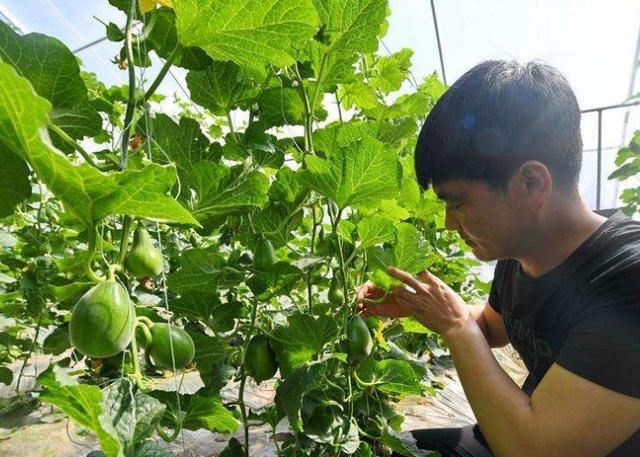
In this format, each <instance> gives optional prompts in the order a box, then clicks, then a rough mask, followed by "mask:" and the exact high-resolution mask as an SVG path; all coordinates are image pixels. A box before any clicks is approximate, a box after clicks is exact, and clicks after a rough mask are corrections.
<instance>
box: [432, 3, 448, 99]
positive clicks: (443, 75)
mask: <svg viewBox="0 0 640 457" xmlns="http://www.w3.org/2000/svg"><path fill="white" fill-rule="evenodd" d="M431 15H432V16H433V27H434V29H435V30H436V41H437V42H438V56H439V57H440V68H441V69H442V82H444V85H445V86H446V85H447V75H446V73H445V72H444V55H443V53H442V43H441V42H440V31H439V30H438V17H437V16H436V6H435V4H434V3H433V0H431Z"/></svg>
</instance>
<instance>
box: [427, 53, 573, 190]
mask: <svg viewBox="0 0 640 457" xmlns="http://www.w3.org/2000/svg"><path fill="white" fill-rule="evenodd" d="M528 160H537V161H539V162H541V163H543V164H544V165H545V166H546V167H547V168H548V169H549V172H550V173H551V175H552V179H553V181H554V185H555V186H556V187H559V188H562V189H565V190H570V191H571V190H575V189H577V185H578V178H579V175H580V166H581V163H582V138H581V136H580V108H579V107H578V101H577V100H576V96H575V94H574V93H573V90H571V87H570V86H569V83H568V82H567V80H566V79H565V78H564V76H562V74H560V72H559V71H558V70H556V69H555V68H553V67H552V66H550V65H546V64H543V63H539V62H529V63H527V64H524V65H523V64H520V63H518V62H515V61H501V60H490V61H486V62H482V63H480V64H478V65H476V66H475V67H473V68H472V69H471V70H469V71H467V72H466V73H465V74H464V75H463V76H462V77H460V79H458V80H457V81H456V82H455V83H454V84H453V86H451V88H449V90H448V91H447V92H445V93H444V95H443V96H442V97H441V98H440V99H439V100H438V102H437V103H436V104H435V106H434V107H433V109H432V110H431V112H430V113H429V115H428V116H427V119H426V121H425V122H424V125H423V126H422V129H421V131H420V135H419V137H418V143H417V145H416V150H415V169H416V176H417V179H418V182H419V184H420V185H421V186H422V188H423V189H426V188H428V187H429V185H430V184H431V185H433V184H436V185H437V184H438V183H442V182H445V181H449V180H453V179H464V180H481V181H484V182H485V183H486V184H487V185H489V187H490V188H492V189H494V190H505V189H506V185H507V182H508V180H509V178H510V177H511V176H512V175H513V173H514V172H515V171H516V170H517V168H518V167H519V166H520V165H522V164H523V163H524V162H526V161H528Z"/></svg>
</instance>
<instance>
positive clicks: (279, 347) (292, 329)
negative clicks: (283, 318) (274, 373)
mask: <svg viewBox="0 0 640 457" xmlns="http://www.w3.org/2000/svg"><path fill="white" fill-rule="evenodd" d="M287 322H288V325H287V326H286V327H278V328H277V329H276V330H275V332H274V338H273V345H274V348H275V350H276V354H277V357H278V365H279V366H280V371H281V373H282V375H283V376H284V377H287V376H288V375H289V373H291V371H292V370H294V369H295V368H297V367H299V366H302V365H304V364H305V363H306V362H309V361H311V360H312V359H313V357H315V356H316V355H317V354H319V353H320V352H321V351H322V349H323V348H324V346H325V344H327V343H328V342H329V341H331V340H333V339H334V338H335V337H336V335H337V333H338V324H337V323H336V321H335V320H334V319H332V318H330V317H328V316H320V317H318V318H314V317H313V316H311V315H309V314H304V313H295V314H292V315H291V316H289V318H288V319H287Z"/></svg>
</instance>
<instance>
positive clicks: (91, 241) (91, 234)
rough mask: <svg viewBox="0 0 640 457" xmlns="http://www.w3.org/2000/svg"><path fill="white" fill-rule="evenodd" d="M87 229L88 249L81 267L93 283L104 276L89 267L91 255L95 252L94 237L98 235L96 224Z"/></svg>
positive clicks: (91, 259)
mask: <svg viewBox="0 0 640 457" xmlns="http://www.w3.org/2000/svg"><path fill="white" fill-rule="evenodd" d="M87 231H88V233H89V249H88V250H87V257H85V259H84V264H83V265H82V267H83V269H84V273H85V274H86V275H87V277H88V278H89V279H91V280H92V281H93V282H95V283H99V282H102V281H104V278H102V277H100V276H98V275H96V274H95V272H94V271H93V268H91V262H92V261H93V256H94V254H95V252H96V238H97V237H98V226H97V224H92V225H91V226H90V227H88V228H87Z"/></svg>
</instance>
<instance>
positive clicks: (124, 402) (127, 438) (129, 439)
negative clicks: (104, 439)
mask: <svg viewBox="0 0 640 457" xmlns="http://www.w3.org/2000/svg"><path fill="white" fill-rule="evenodd" d="M102 395H103V397H104V399H103V401H102V411H103V412H102V416H101V420H102V422H103V423H109V422H110V423H112V424H113V427H114V428H115V430H116V432H117V434H118V437H119V439H120V442H121V443H123V444H124V448H125V449H127V450H129V449H133V448H134V447H135V445H136V444H137V443H141V442H142V441H144V440H145V439H146V438H149V437H150V436H151V435H153V433H154V432H155V429H156V425H158V423H159V422H160V419H161V418H162V416H163V414H164V410H165V406H164V405H163V404H162V403H160V402H159V401H158V400H156V399H155V398H152V397H150V396H148V395H145V394H143V393H142V392H140V391H138V390H137V388H135V387H134V386H133V383H132V381H131V380H129V379H120V380H117V381H116V382H114V383H112V384H110V385H109V386H107V387H106V388H105V389H103V391H102ZM125 452H126V451H125Z"/></svg>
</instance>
